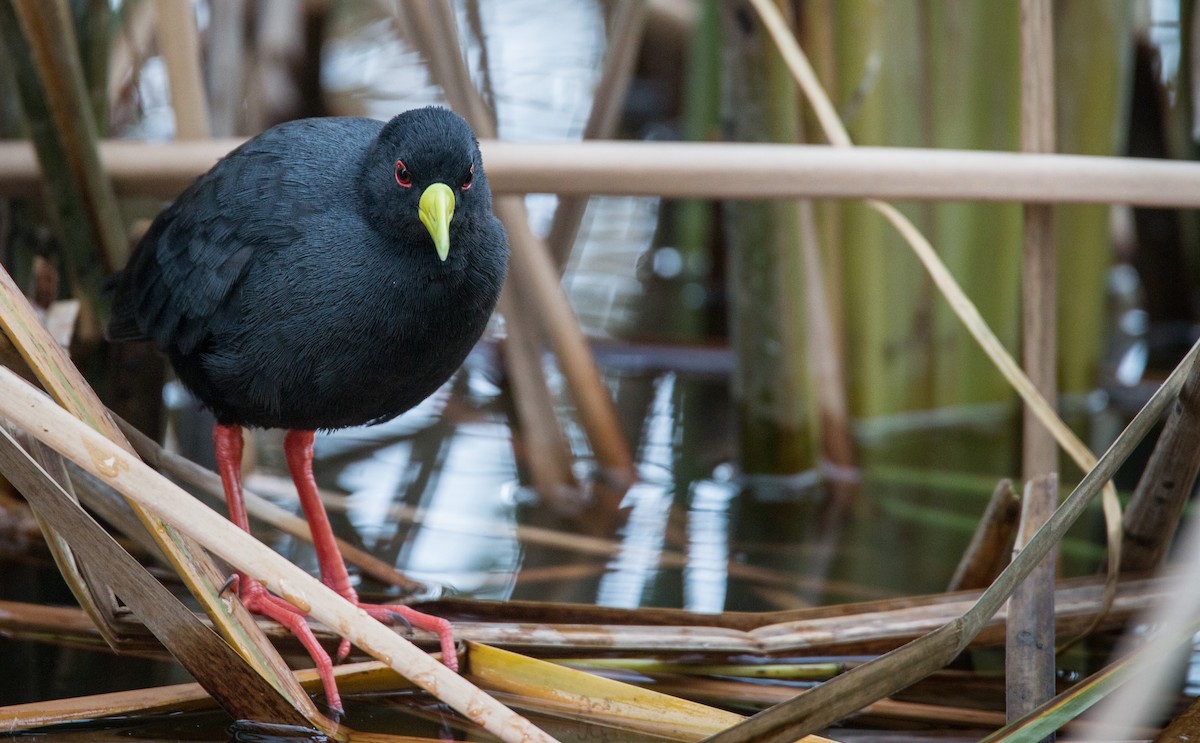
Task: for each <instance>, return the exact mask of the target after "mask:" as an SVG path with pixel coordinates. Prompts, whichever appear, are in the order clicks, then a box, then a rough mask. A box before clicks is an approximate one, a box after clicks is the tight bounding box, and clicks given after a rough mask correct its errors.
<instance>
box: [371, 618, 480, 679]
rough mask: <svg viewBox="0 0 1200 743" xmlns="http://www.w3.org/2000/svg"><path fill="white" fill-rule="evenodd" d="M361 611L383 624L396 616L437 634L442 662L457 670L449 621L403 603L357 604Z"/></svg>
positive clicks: (452, 669)
mask: <svg viewBox="0 0 1200 743" xmlns="http://www.w3.org/2000/svg"><path fill="white" fill-rule="evenodd" d="M359 606H360V607H361V608H362V610H363V611H365V612H367V614H369V615H370V616H371V617H373V618H374V619H376V620H378V621H380V622H383V623H384V624H393V623H394V622H395V620H396V618H397V617H399V618H400V619H401V620H403V621H405V622H407V623H408V624H410V625H411V626H413V627H416V628H417V629H423V630H425V631H426V632H432V633H434V634H435V635H437V636H438V641H439V642H440V643H441V646H442V662H443V663H445V664H446V667H447V668H449V669H450V670H451V671H457V670H458V651H457V650H456V649H455V647H454V628H453V627H452V626H451V624H450V622H448V621H446V620H445V619H442V618H441V617H435V616H433V615H431V614H425V613H424V612H419V611H417V610H416V609H413V608H412V607H409V606H405V605H403V604H359Z"/></svg>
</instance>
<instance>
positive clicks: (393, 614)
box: [387, 609, 413, 637]
mask: <svg viewBox="0 0 1200 743" xmlns="http://www.w3.org/2000/svg"><path fill="white" fill-rule="evenodd" d="M387 614H388V619H389V620H390V621H388V622H387V623H388V624H395V623H396V622H399V623H400V624H403V625H404V634H406V635H408V636H409V637H412V634H413V626H412V622H410V621H408V617H406V616H404V615H403V614H401V613H400V612H398V611H392V610H390V609H389V610H388V613H387Z"/></svg>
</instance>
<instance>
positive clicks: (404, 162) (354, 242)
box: [107, 107, 508, 710]
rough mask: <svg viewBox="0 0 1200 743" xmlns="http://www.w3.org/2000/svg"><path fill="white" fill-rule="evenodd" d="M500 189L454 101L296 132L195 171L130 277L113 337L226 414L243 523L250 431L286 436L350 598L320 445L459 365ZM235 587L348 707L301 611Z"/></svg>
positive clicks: (496, 275)
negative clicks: (324, 434) (300, 646)
mask: <svg viewBox="0 0 1200 743" xmlns="http://www.w3.org/2000/svg"><path fill="white" fill-rule="evenodd" d="M491 198H492V197H491V192H490V190H489V189H488V182H487V177H486V175H485V174H484V170H483V163H482V162H481V161H480V154H479V145H478V143H477V142H476V140H475V136H474V134H473V133H472V131H471V129H470V127H469V126H468V125H467V123H466V122H465V121H463V120H462V119H461V118H460V117H458V116H457V115H455V114H454V113H451V112H450V111H448V110H446V109H444V108H437V107H429V108H422V109H417V110H413V111H408V112H406V113H403V114H400V115H399V116H397V117H395V118H394V119H392V120H391V121H389V122H387V123H384V122H381V121H376V120H372V119H365V118H351V117H339V118H321V119H304V120H300V121H292V122H288V123H285V124H281V125H279V126H276V127H274V128H272V129H269V130H267V131H266V132H264V133H262V134H260V135H259V136H257V137H255V138H253V139H251V140H249V141H248V142H246V143H245V144H243V145H242V146H240V147H238V148H237V149H236V150H234V151H233V152H231V153H230V154H229V155H228V156H226V157H225V158H224V159H222V160H221V161H220V162H218V163H217V164H216V165H215V166H214V167H213V168H212V170H210V171H208V172H207V173H205V174H204V175H202V176H200V178H199V179H197V180H196V182H195V183H194V184H192V185H191V186H190V187H189V188H188V189H187V190H186V191H184V192H183V194H181V195H180V196H179V198H178V199H176V200H175V202H174V203H173V204H172V205H171V206H170V207H168V208H167V209H166V210H164V211H163V212H162V213H161V214H159V216H158V217H157V219H155V220H154V222H153V224H152V225H151V226H150V229H149V231H148V232H147V233H146V235H145V237H144V238H142V241H141V242H140V243H139V245H138V246H137V249H136V250H135V251H134V253H133V255H132V257H131V258H130V260H129V264H128V266H127V267H126V268H125V270H124V271H122V272H121V274H120V275H119V276H118V277H117V279H116V292H115V296H114V302H113V314H112V318H111V320H110V322H109V325H108V331H107V335H108V337H109V339H111V340H114V341H131V340H142V339H149V340H152V341H153V342H154V343H155V344H156V345H157V346H158V348H160V349H161V350H162V351H164V352H165V353H166V354H167V356H168V357H169V358H170V361H171V364H172V366H173V367H174V368H175V372H176V374H177V375H178V377H179V379H180V380H181V381H182V382H183V384H184V385H185V386H186V387H187V388H188V389H190V390H191V391H192V392H193V393H194V394H195V395H196V397H198V398H199V399H200V401H201V402H202V403H203V404H204V405H205V406H206V407H208V408H209V409H211V410H212V412H213V413H214V414H215V416H216V419H217V425H216V427H215V429H214V432H213V438H214V443H215V445H216V455H217V465H218V470H219V471H220V474H221V479H222V482H223V484H224V487H225V497H226V500H227V502H228V505H229V513H230V518H231V519H232V520H233V521H234V522H236V523H237V524H238V525H239V526H241V527H242V528H243V529H247V530H248V528H249V525H248V522H247V518H246V510H245V506H244V504H243V502H242V493H241V471H240V466H241V452H242V427H243V426H251V427H262V428H286V429H288V433H287V436H286V437H285V439H284V445H285V449H286V453H287V461H288V467H289V469H290V471H291V474H292V479H293V480H294V481H295V483H296V488H297V490H298V492H299V496H300V502H301V505H302V507H303V509H304V513H305V516H306V517H307V519H308V521H309V524H310V525H311V527H312V532H313V543H314V546H315V548H316V552H317V557H318V562H319V565H320V568H321V577H322V580H323V581H324V582H325V583H326V584H327V585H329V586H330V587H331V588H333V589H334V590H336V591H337V592H338V593H340V594H341V595H343V596H345V597H346V598H347V599H349V600H351V601H354V602H356V603H357V595H356V594H355V591H354V589H353V587H352V586H351V584H350V579H349V576H348V575H347V572H346V567H345V563H344V562H343V560H342V557H341V554H340V553H339V552H338V549H337V546H336V543H335V541H334V537H333V532H332V529H331V528H330V525H329V519H328V517H327V516H326V514H325V510H324V507H323V506H322V504H321V501H320V499H319V498H318V495H317V490H316V485H315V482H314V481H313V476H312V442H313V434H314V431H316V430H328V429H337V428H344V427H346V426H357V425H363V424H371V423H379V422H382V421H386V420H388V419H390V418H394V417H395V416H397V415H399V414H400V413H403V412H404V411H406V410H408V409H409V408H411V407H413V406H414V405H416V404H417V403H419V402H420V401H422V400H423V399H425V398H426V397H427V396H429V395H430V394H431V393H432V392H434V391H435V390H436V389H437V388H438V387H439V386H440V385H441V384H442V383H443V382H445V381H446V380H447V379H448V378H449V377H450V375H451V374H453V373H454V371H455V370H456V369H457V368H458V367H459V365H460V364H461V363H462V361H463V359H464V358H465V357H466V355H467V353H468V352H469V351H470V349H471V347H472V346H473V345H474V344H475V342H476V341H477V340H478V339H479V337H480V335H481V334H482V332H483V329H484V326H485V325H486V324H487V321H488V317H489V316H490V315H491V313H492V310H493V309H494V308H495V305H496V300H497V298H498V296H499V294H500V287H501V284H503V282H504V276H505V270H506V266H507V259H508V243H507V240H506V238H505V235H504V229H503V227H501V225H500V222H499V220H497V219H496V218H495V216H493V214H492V210H491ZM237 578H238V580H239V583H240V586H239V594H240V596H241V598H242V600H243V601H244V602H245V603H246V605H247V606H248V607H249V608H250V609H251V610H252V611H254V612H256V613H259V614H263V615H265V616H268V617H271V618H273V619H275V620H276V621H279V622H281V623H282V624H284V625H286V626H287V627H289V628H290V629H291V630H292V631H293V632H294V633H296V634H297V636H298V637H299V638H300V639H301V641H302V642H303V643H304V644H305V646H306V648H307V649H308V651H309V653H310V655H312V656H313V659H314V661H315V662H316V664H317V667H318V669H319V670H320V671H321V675H322V679H323V681H324V684H325V691H326V697H327V699H328V700H329V704H330V706H331V707H333V708H334V709H335V710H336V709H340V708H341V703H340V699H339V697H338V693H337V688H336V685H335V683H334V680H333V674H332V670H331V661H330V659H329V656H328V655H327V654H326V653H325V652H324V650H323V649H321V647H320V646H319V645H318V644H317V642H316V639H315V638H314V637H313V635H312V632H311V630H310V629H309V628H308V625H307V623H306V622H305V620H304V612H302V611H301V610H300V609H297V608H296V607H293V606H292V605H291V604H288V603H287V602H285V601H283V600H282V599H280V598H278V597H276V596H273V595H271V594H270V593H268V592H267V591H266V589H265V588H264V587H263V586H262V585H261V584H260V583H258V582H257V581H253V580H248V579H245V578H244V577H243V576H237ZM363 608H364V609H366V610H367V611H368V613H369V614H371V615H372V616H374V617H376V618H377V619H380V620H381V621H387V620H388V619H389V618H391V617H392V615H393V613H396V614H400V615H401V616H403V617H405V618H406V619H408V621H409V622H411V623H412V624H413V625H415V626H418V627H422V628H425V629H429V630H431V631H434V632H437V633H438V635H439V636H440V638H441V640H442V650H443V656H444V658H445V660H446V662H447V664H448V665H451V666H452V667H455V666H456V665H457V661H456V658H455V655H454V641H453V635H452V634H451V630H450V625H449V623H448V622H446V621H445V620H443V619H439V618H436V617H430V616H428V615H425V614H420V613H418V612H415V611H413V610H412V609H409V608H408V607H404V606H366V605H364V606H363ZM347 650H348V646H347V645H346V643H345V642H343V645H342V650H341V653H342V654H344V653H345V652H346V651H347Z"/></svg>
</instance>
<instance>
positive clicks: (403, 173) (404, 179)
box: [396, 160, 413, 188]
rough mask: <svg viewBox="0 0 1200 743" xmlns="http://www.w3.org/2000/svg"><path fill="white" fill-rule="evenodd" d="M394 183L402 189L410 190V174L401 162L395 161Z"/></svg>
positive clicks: (411, 182) (411, 180)
mask: <svg viewBox="0 0 1200 743" xmlns="http://www.w3.org/2000/svg"><path fill="white" fill-rule="evenodd" d="M396 183H397V184H399V185H400V186H403V187H404V188H412V184H413V179H412V173H410V172H408V168H407V167H405V165H404V161H403V160H397V161H396Z"/></svg>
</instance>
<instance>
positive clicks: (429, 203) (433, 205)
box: [418, 183, 454, 261]
mask: <svg viewBox="0 0 1200 743" xmlns="http://www.w3.org/2000/svg"><path fill="white" fill-rule="evenodd" d="M418 211H419V213H420V216H421V224H423V225H425V229H427V230H429V236H430V237H432V238H433V246H434V247H435V248H437V254H438V258H441V259H442V260H443V261H444V260H446V256H447V255H449V254H450V220H451V219H454V192H453V191H451V190H450V187H449V186H447V185H446V184H445V183H434V184H432V185H431V186H429V187H428V188H426V189H425V192H424V193H422V194H421V204H420V208H419V210H418Z"/></svg>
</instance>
